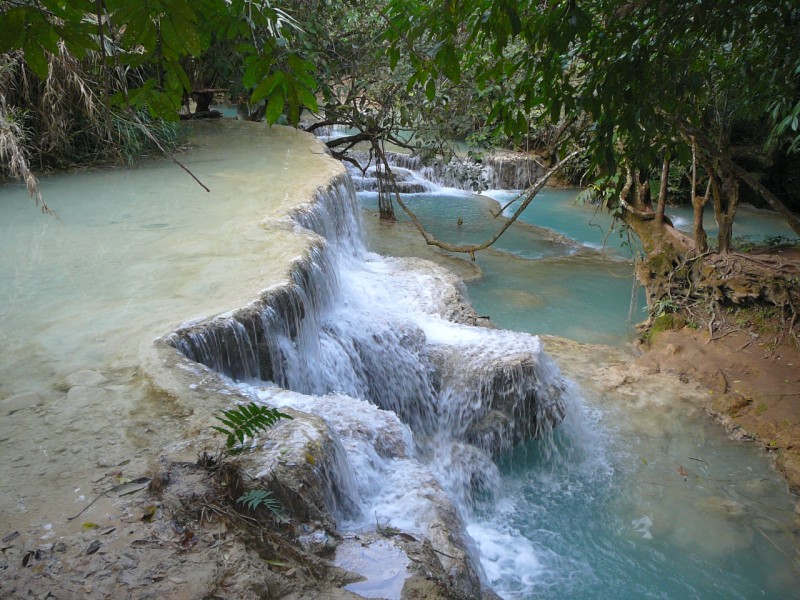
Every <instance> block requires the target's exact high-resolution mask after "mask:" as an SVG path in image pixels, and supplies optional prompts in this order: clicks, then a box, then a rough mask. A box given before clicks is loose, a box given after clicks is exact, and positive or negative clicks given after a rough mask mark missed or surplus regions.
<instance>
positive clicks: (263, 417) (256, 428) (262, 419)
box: [212, 402, 292, 450]
mask: <svg viewBox="0 0 800 600" xmlns="http://www.w3.org/2000/svg"><path fill="white" fill-rule="evenodd" d="M216 418H217V419H218V420H219V421H221V422H222V424H223V425H225V427H219V426H216V425H215V426H212V429H215V430H216V431H219V432H220V433H222V434H224V435H225V436H226V439H225V447H226V448H227V449H228V450H235V449H236V446H237V442H238V444H239V448H241V447H243V446H244V440H245V437H250V438H253V437H255V436H256V435H257V434H258V433H260V432H263V431H266V430H267V429H268V428H270V427H272V426H273V425H274V424H275V423H277V422H278V421H279V420H280V419H291V418H292V417H291V416H290V415H287V414H285V413H282V412H280V411H279V410H278V409H276V408H269V407H267V406H262V405H259V404H256V403H255V402H251V403H250V404H241V405H239V406H237V407H236V408H234V409H230V410H223V411H222V414H221V415H217V416H216Z"/></svg>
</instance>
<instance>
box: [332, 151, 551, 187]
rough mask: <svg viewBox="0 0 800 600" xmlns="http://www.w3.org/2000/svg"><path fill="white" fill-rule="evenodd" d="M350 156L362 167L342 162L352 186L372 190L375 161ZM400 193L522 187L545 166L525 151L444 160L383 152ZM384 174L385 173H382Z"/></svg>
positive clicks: (365, 156) (375, 179)
mask: <svg viewBox="0 0 800 600" xmlns="http://www.w3.org/2000/svg"><path fill="white" fill-rule="evenodd" d="M353 158H354V159H355V160H356V161H357V162H358V163H359V165H361V166H362V168H364V171H363V172H362V171H360V170H359V169H357V168H356V167H355V166H354V165H353V164H351V163H346V165H347V169H348V171H349V172H350V175H351V177H352V178H353V181H354V182H355V187H356V190H357V191H359V192H362V191H363V192H374V191H377V190H378V181H379V179H380V178H381V177H382V175H381V172H380V168H379V167H377V166H376V164H375V161H374V160H372V161H370V157H369V155H368V154H367V153H366V152H355V153H353ZM386 159H387V161H388V162H389V166H390V167H391V169H392V173H393V175H394V178H395V182H396V183H397V188H398V191H399V192H400V193H401V194H416V193H425V192H433V191H438V190H439V189H441V188H455V189H460V190H468V191H475V192H480V191H483V190H486V189H495V190H497V189H508V190H522V189H526V188H528V187H530V186H531V185H533V184H534V183H535V182H536V181H537V180H538V179H539V178H540V177H541V176H542V175H543V174H544V173H545V171H547V168H546V167H545V166H543V165H542V164H540V163H539V162H537V161H536V160H535V159H534V158H533V157H530V156H527V155H519V156H517V155H499V156H487V157H485V158H484V159H483V160H482V161H481V162H477V161H475V160H472V159H469V158H463V159H462V158H453V159H452V160H450V162H448V163H442V162H434V163H432V164H425V163H423V161H422V159H421V158H420V157H419V156H412V155H410V154H402V153H400V152H387V153H386ZM383 177H385V175H383Z"/></svg>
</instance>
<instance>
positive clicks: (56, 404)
mask: <svg viewBox="0 0 800 600" xmlns="http://www.w3.org/2000/svg"><path fill="white" fill-rule="evenodd" d="M190 135H191V140H192V142H193V144H194V149H193V150H191V151H189V152H186V153H183V154H182V155H180V160H182V161H183V162H184V163H185V164H186V165H187V166H188V167H189V168H190V169H192V171H193V172H194V173H195V175H197V177H199V178H200V179H201V180H202V181H203V182H204V183H205V185H206V186H208V187H209V188H210V189H211V192H206V191H204V190H203V189H202V188H201V187H200V186H198V185H197V183H195V181H193V180H192V179H191V178H190V177H189V176H188V175H187V174H186V173H184V172H183V171H182V170H181V169H180V168H178V167H177V166H176V165H175V164H173V163H172V162H171V161H168V160H165V159H163V158H157V159H152V160H146V161H143V162H141V163H140V164H139V165H137V166H136V167H134V168H114V169H111V168H108V169H94V170H89V171H85V172H80V173H66V174H59V175H53V176H50V177H43V178H42V179H41V189H42V193H43V195H44V197H45V198H46V201H47V203H48V205H49V206H50V207H51V208H52V209H53V210H54V211H55V213H56V216H55V217H52V216H47V215H43V214H42V213H41V212H40V211H39V210H38V209H37V208H36V207H35V206H34V205H33V203H32V202H31V200H30V199H29V198H28V197H27V195H26V193H25V190H24V188H23V187H22V186H19V185H15V184H8V185H4V186H2V187H0V352H2V361H0V451H2V453H3V456H4V457H5V460H3V461H2V462H0V535H5V533H7V532H8V531H9V530H11V531H13V530H14V529H18V530H20V531H23V530H24V529H25V527H26V526H27V524H29V523H31V522H33V523H34V524H40V525H41V524H43V523H44V522H45V520H56V521H58V522H59V523H62V524H63V523H64V519H63V518H64V516H65V515H68V514H74V513H76V512H78V510H80V508H81V507H82V505H83V504H84V503H85V502H87V498H91V497H92V494H93V490H92V487H93V485H92V482H94V481H96V480H99V478H100V477H102V476H103V474H105V473H107V472H109V471H110V470H111V467H112V466H115V465H116V466H117V467H116V468H117V469H119V468H121V467H119V465H121V464H128V466H127V467H125V468H126V469H136V468H143V464H142V462H141V461H144V460H147V459H148V458H149V457H151V456H153V455H154V454H155V453H157V451H158V450H157V449H159V448H161V447H162V446H163V445H164V444H166V443H169V442H173V441H175V440H177V439H180V438H181V437H182V436H183V435H184V434H183V432H181V431H180V427H179V425H178V424H177V422H175V421H169V420H162V416H165V415H163V411H165V410H168V408H169V407H166V406H164V407H161V406H156V407H154V406H142V405H141V402H140V401H141V400H142V390H141V389H140V388H139V386H138V385H137V383H136V382H137V378H136V373H137V368H138V366H139V364H140V361H141V358H142V356H143V353H146V352H148V351H151V350H152V342H153V340H154V339H155V338H156V337H159V336H163V335H166V334H168V333H169V332H170V331H172V330H173V329H174V328H175V327H176V326H177V325H179V324H180V323H182V322H184V321H186V320H188V319H192V318H197V317H202V316H206V315H214V314H217V313H220V312H224V311H228V310H231V309H232V308H235V307H239V306H243V305H245V304H247V303H248V302H250V301H251V300H252V299H253V298H254V297H255V296H256V294H257V293H258V292H259V291H260V290H262V289H263V288H264V287H267V286H269V285H273V284H275V283H277V282H281V281H283V280H284V277H285V273H286V269H287V267H288V265H289V264H290V262H291V260H293V259H294V258H295V257H296V256H299V255H301V254H303V253H304V252H305V248H306V244H307V241H306V239H305V237H304V236H302V235H298V234H294V233H293V230H292V227H291V226H289V225H286V226H279V225H275V224H270V225H268V226H266V228H265V226H262V221H263V220H264V219H265V218H268V217H270V216H275V215H278V216H282V215H284V214H285V213H286V211H287V210H288V208H290V207H292V206H295V205H296V204H297V203H299V202H307V201H308V200H309V199H310V198H311V197H312V196H313V194H314V193H315V191H316V189H317V188H316V186H318V185H324V184H327V183H328V181H329V180H330V178H331V177H332V176H333V175H334V174H337V173H341V172H343V168H342V167H341V165H339V164H338V163H336V162H335V161H333V160H331V159H329V158H327V157H325V156H324V155H323V154H322V150H321V149H320V148H319V146H318V145H317V143H316V142H315V141H314V140H313V139H311V137H310V136H308V135H306V134H300V133H298V132H296V131H294V130H289V129H288V128H273V129H271V130H270V129H268V128H267V126H266V125H265V124H257V123H244V122H236V121H232V122H222V121H218V122H212V123H193V124H192V125H191V129H190ZM87 371H88V372H90V374H89V375H88V376H87V375H86V372H87ZM147 411H151V412H150V413H149V414H147ZM132 413H136V418H134V417H133V416H132ZM137 419H138V420H137ZM148 421H149V422H148ZM150 444H152V448H150V447H147V446H148V445H150ZM153 448H155V449H156V450H153ZM126 461H128V462H126ZM129 463H130V464H129ZM126 474H127V471H126ZM132 474H133V475H134V476H139V475H141V474H142V473H141V472H138V473H136V472H133V473H132Z"/></svg>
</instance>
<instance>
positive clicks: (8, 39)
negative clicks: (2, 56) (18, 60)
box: [0, 7, 31, 52]
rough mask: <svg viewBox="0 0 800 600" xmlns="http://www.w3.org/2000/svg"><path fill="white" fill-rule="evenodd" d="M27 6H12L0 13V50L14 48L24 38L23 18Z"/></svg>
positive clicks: (20, 43)
mask: <svg viewBox="0 0 800 600" xmlns="http://www.w3.org/2000/svg"><path fill="white" fill-rule="evenodd" d="M29 10H31V9H29V8H27V7H26V8H22V7H19V8H12V9H10V10H8V11H6V12H4V13H0V52H7V51H9V50H16V49H17V48H19V47H21V46H22V44H23V40H24V39H25V20H26V15H27V13H28V12H29Z"/></svg>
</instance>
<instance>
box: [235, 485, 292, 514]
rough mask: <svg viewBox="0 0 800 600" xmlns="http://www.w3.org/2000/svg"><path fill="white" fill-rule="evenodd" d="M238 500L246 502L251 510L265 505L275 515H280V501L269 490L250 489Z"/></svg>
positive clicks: (242, 502)
mask: <svg viewBox="0 0 800 600" xmlns="http://www.w3.org/2000/svg"><path fill="white" fill-rule="evenodd" d="M236 502H238V503H239V504H244V505H245V506H246V507H247V508H248V510H250V511H255V510H256V509H257V508H258V507H259V506H263V507H264V508H266V509H267V510H268V511H269V512H271V513H272V514H273V515H275V516H280V507H281V505H280V502H278V500H277V499H275V498H273V496H272V493H271V492H269V491H267V490H250V491H249V492H247V493H245V494H244V495H242V496H241V497H240V498H238V499H237V500H236Z"/></svg>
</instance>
